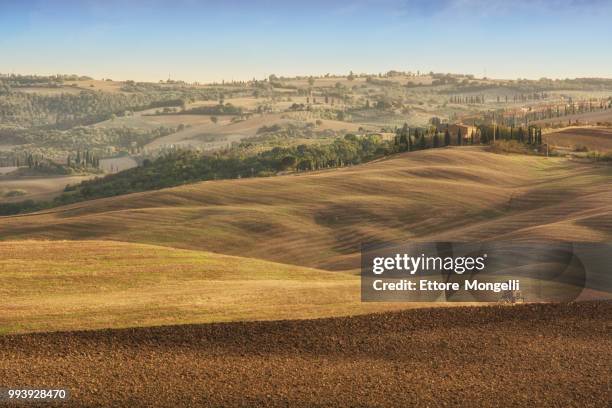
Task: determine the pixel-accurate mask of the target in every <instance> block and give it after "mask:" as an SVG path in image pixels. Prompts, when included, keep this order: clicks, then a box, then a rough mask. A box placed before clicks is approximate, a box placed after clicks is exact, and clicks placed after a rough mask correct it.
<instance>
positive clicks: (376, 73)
mask: <svg viewBox="0 0 612 408" xmlns="http://www.w3.org/2000/svg"><path fill="white" fill-rule="evenodd" d="M390 71H395V72H401V73H412V74H416V73H417V71H412V70H409V69H404V70H402V69H390V70H386V71H381V72H356V71H353V74H355V75H356V76H363V75H367V76H378V74H379V73H380V74H382V75H385V74H386V73H387V72H390ZM432 72H433V74H443V75H455V76H469V75H471V76H473V77H474V80H493V81H519V80H528V81H539V80H541V79H548V80H552V81H564V80H570V81H571V80H579V79H604V80H605V79H609V80H612V76H608V77H606V76H577V77H564V78H561V77H539V78H523V77H517V78H499V77H491V76H487V77H483V76H478V75H475V74H471V73H463V72H445V71H439V72H434V71H431V70H430V71H421V72H420V75H421V76H426V75H430V74H431V73H432ZM349 74H350V71H349V72H346V73H333V72H326V73H324V74H321V73H312V74H298V75H287V74H282V73H276V72H272V73H271V74H270V75H276V76H277V77H278V78H287V79H294V78H309V77H313V78H324V77H325V76H326V75H329V77H330V78H342V77H347V76H348V75H349ZM2 75H21V76H39V77H52V76H57V75H59V76H70V75H75V76H79V77H89V78H91V79H92V80H94V81H105V80H111V81H113V82H126V81H134V82H145V83H160V82H167V81H168V80H170V81H175V82H184V83H186V84H194V83H197V84H198V85H209V84H220V83H222V82H226V83H231V82H232V81H234V82H249V81H253V80H257V81H263V80H267V79H268V78H269V75H268V76H266V77H261V78H254V77H251V78H239V79H236V78H233V79H227V78H222V79H221V80H215V81H204V80H193V81H191V80H184V79H182V78H174V77H170V78H163V79H157V80H155V79H142V78H136V77H130V78H111V77H97V76H93V75H90V74H87V73H80V72H55V73H45V72H43V73H41V72H1V71H0V76H2Z"/></svg>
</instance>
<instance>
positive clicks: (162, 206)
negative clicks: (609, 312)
mask: <svg viewBox="0 0 612 408" xmlns="http://www.w3.org/2000/svg"><path fill="white" fill-rule="evenodd" d="M611 175H612V169H611V168H610V166H605V165H597V164H593V163H578V162H574V161H571V160H567V159H564V158H545V157H539V156H525V155H501V154H493V153H489V152H487V151H485V150H484V149H482V148H476V147H466V148H447V149H436V150H427V151H421V152H414V153H409V154H404V155H400V156H397V157H393V158H390V159H387V160H380V161H377V162H372V163H369V164H365V165H361V166H355V167H349V168H343V169H335V170H328V171H319V172H311V173H304V174H299V175H285V176H277V177H271V178H258V179H242V180H226V181H210V182H201V183H196V184H191V185H186V186H181V187H175V188H170V189H164V190H159V191H151V192H145V193H136V194H130V195H125V196H120V197H114V198H107V199H100V200H95V201H89V202H82V203H78V204H73V205H70V206H65V207H59V208H54V209H51V210H47V211H43V212H40V213H35V214H25V215H18V216H12V217H2V218H0V230H1V231H2V241H3V242H1V243H0V255H1V257H0V259H1V261H0V277H1V278H2V280H3V282H6V284H4V285H3V286H2V288H1V289H0V291H1V294H2V299H3V304H2V306H1V307H0V326H1V327H2V331H3V332H5V333H10V332H27V331H41V330H58V329H65V330H71V329H78V328H104V327H129V326H150V325H160V324H173V323H198V322H212V321H233V320H262V319H263V320H269V319H287V318H315V317H322V316H332V315H351V314H357V313H366V312H372V311H382V310H389V309H397V308H406V307H408V308H410V307H415V306H423V305H422V304H421V305H414V304H412V305H411V304H362V303H361V302H360V298H359V296H360V295H359V279H358V276H357V275H356V271H357V270H358V268H359V259H360V255H359V248H360V245H361V244H362V243H367V242H408V241H411V240H420V241H434V240H449V241H478V240H487V239H498V240H507V239H513V240H534V239H536V240H550V239H552V240H558V239H561V240H571V241H607V240H609V239H610V238H611V237H612V188H611V184H610V183H609V181H610V176H611ZM64 240H65V241H64Z"/></svg>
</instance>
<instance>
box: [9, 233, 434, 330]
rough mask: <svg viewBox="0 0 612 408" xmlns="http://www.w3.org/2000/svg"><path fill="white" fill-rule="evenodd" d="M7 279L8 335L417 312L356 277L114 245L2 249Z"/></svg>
mask: <svg viewBox="0 0 612 408" xmlns="http://www.w3.org/2000/svg"><path fill="white" fill-rule="evenodd" d="M0 280H1V281H2V282H3V283H2V287H1V288H0V297H1V298H2V306H1V307H0V334H4V333H17V332H32V331H56V330H77V329H96V328H113V327H115V328H116V327H133V326H152V325H167V324H181V323H206V322H218V321H232V320H270V319H288V318H292V319H304V318H314V317H321V316H338V315H345V314H358V313H367V312H373V311H380V310H392V309H398V308H406V307H410V306H409V305H400V304H397V303H396V304H380V303H379V304H375V303H361V302H360V297H359V293H360V292H359V278H358V277H357V276H353V275H347V274H342V273H332V272H325V271H321V270H316V269H310V268H302V267H296V266H292V265H283V264H278V263H273V262H266V261H261V260H257V259H249V258H241V257H233V256H225V255H218V254H211V253H207V252H200V251H189V250H177V249H171V248H165V247H156V246H152V245H141V244H129V243H120V242H111V241H104V242H102V241H78V242H76V241H46V242H45V241H13V242H0ZM422 306H423V305H421V307H422Z"/></svg>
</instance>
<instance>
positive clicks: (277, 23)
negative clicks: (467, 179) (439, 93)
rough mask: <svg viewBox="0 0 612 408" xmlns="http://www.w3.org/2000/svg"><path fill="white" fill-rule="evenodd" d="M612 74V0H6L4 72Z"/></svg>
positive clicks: (0, 22)
mask: <svg viewBox="0 0 612 408" xmlns="http://www.w3.org/2000/svg"><path fill="white" fill-rule="evenodd" d="M390 69H396V70H412V71H416V70H421V71H427V72H428V71H430V70H433V71H435V72H454V73H472V74H475V75H477V76H482V75H483V74H484V72H485V70H486V74H487V75H488V76H489V77H498V78H517V77H522V78H540V77H543V76H547V77H553V78H558V77H559V78H565V77H586V76H602V77H612V1H611V0H550V1H544V0H529V1H527V0H514V1H510V0H403V1H401V0H379V1H370V0H361V1H344V0H326V1H321V0H310V1H299V2H290V1H273V0H268V1H260V0H251V1H238V0H226V1H195V0H191V1H190V0H173V1H163V0H158V1H139V0H133V1H131V0H122V1H116V0H105V1H102V0H100V1H95V0H81V1H77V0H74V1H68V0H65V1H64V0H54V1H32V0H15V1H12V0H0V72H3V73H10V72H15V73H36V74H55V73H77V74H84V75H90V76H93V77H96V78H102V77H104V78H108V77H110V78H113V79H135V80H153V81H156V80H159V79H166V78H168V75H169V74H170V76H171V77H172V78H173V79H183V80H187V81H201V82H208V81H218V80H221V79H225V80H232V79H250V78H253V77H256V78H263V77H264V76H267V75H269V74H272V73H274V74H277V75H308V74H323V73H327V72H330V73H348V71H349V70H353V71H355V72H358V73H360V72H369V73H378V72H385V71H387V70H390Z"/></svg>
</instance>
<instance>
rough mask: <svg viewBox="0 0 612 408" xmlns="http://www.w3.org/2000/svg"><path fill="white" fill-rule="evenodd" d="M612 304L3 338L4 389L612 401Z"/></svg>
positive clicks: (281, 400)
mask: <svg viewBox="0 0 612 408" xmlns="http://www.w3.org/2000/svg"><path fill="white" fill-rule="evenodd" d="M611 325H612V303H610V302H587V303H571V304H555V305H553V304H526V305H520V306H514V307H509V306H506V307H504V306H490V307H465V308H464V307H461V308H451V309H421V310H418V311H416V310H409V311H402V312H394V313H393V312H392V313H385V314H373V315H365V316H357V317H343V318H330V319H319V320H301V321H273V322H249V323H219V324H209V325H185V326H167V327H157V328H137V329H122V330H102V331H83V332H64V333H46V334H26V335H9V336H2V337H0V383H2V384H4V385H5V386H8V387H20V386H26V385H27V386H38V387H42V386H45V387H68V388H69V389H70V391H71V393H72V397H71V401H70V405H73V406H87V407H97V406H106V407H108V406H122V407H126V406H131V407H138V406H147V407H156V406H250V407H252V406H379V407H385V406H430V407H434V406H458V405H464V404H466V403H468V401H469V406H472V407H478V406H506V407H511V406H517V407H518V406H521V407H522V406H538V407H544V406H563V407H603V406H606V405H607V404H608V403H609V392H610V391H609V381H610V367H611V360H610V356H611V355H612V340H611V337H610V335H609V333H610V327H611Z"/></svg>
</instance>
